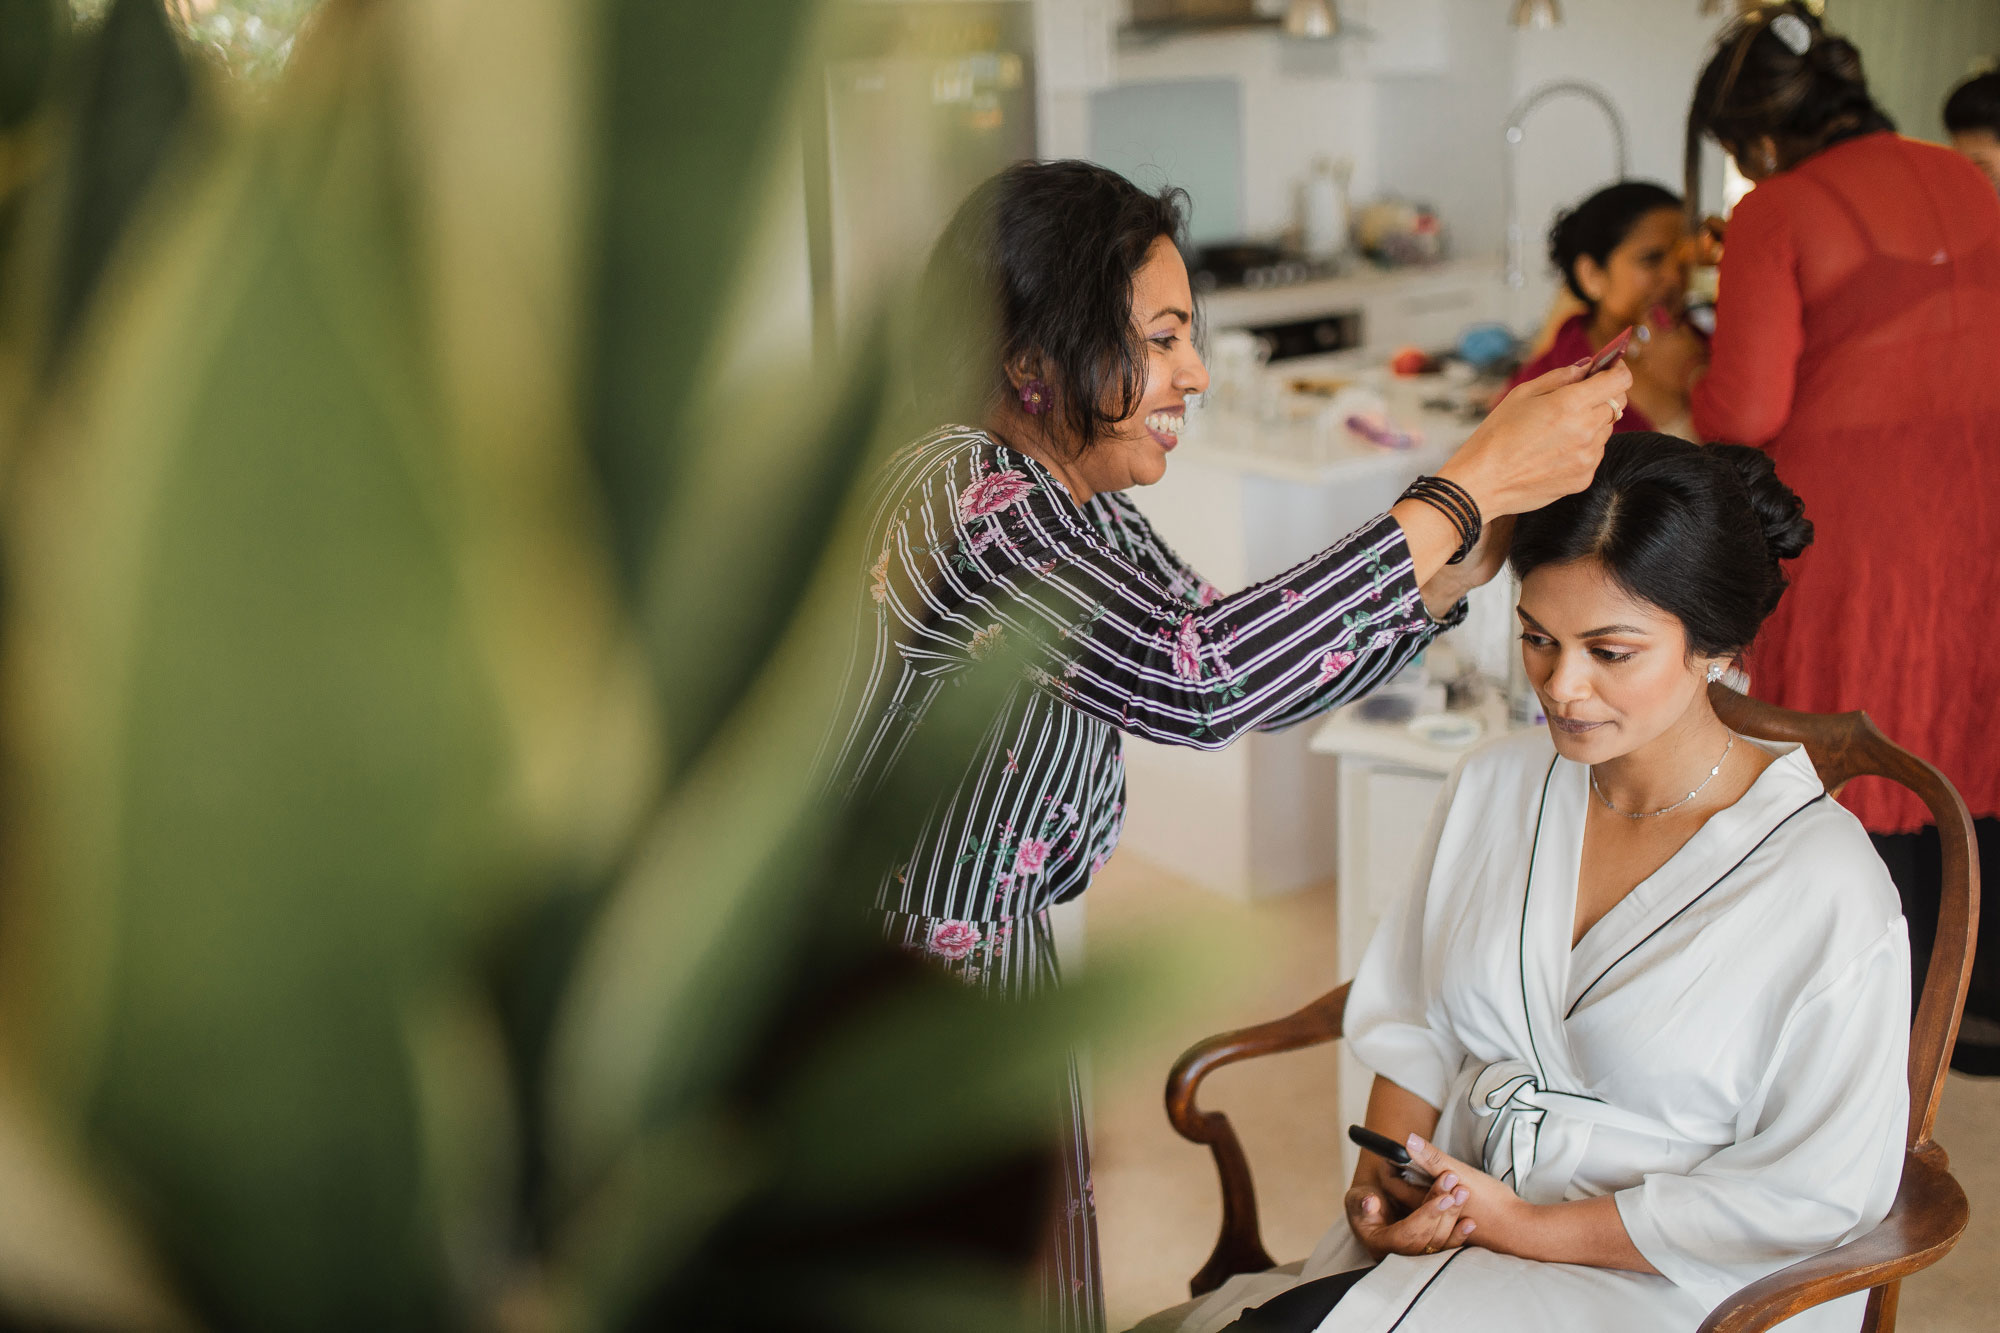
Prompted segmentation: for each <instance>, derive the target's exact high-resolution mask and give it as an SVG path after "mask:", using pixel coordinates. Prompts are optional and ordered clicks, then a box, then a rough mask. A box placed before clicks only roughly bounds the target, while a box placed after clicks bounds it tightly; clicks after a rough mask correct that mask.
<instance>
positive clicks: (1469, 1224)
mask: <svg viewBox="0 0 2000 1333" xmlns="http://www.w3.org/2000/svg"><path fill="white" fill-rule="evenodd" d="M1478 1226H1479V1223H1477V1222H1475V1221H1473V1220H1472V1219H1471V1218H1469V1217H1468V1218H1466V1219H1465V1225H1464V1226H1463V1227H1461V1228H1460V1229H1459V1234H1460V1235H1464V1236H1470V1235H1471V1234H1472V1233H1473V1232H1474V1231H1475V1230H1477V1229H1478Z"/></svg>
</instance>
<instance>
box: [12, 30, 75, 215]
mask: <svg viewBox="0 0 2000 1333" xmlns="http://www.w3.org/2000/svg"><path fill="white" fill-rule="evenodd" d="M68 31H69V9H68V6H66V5H65V4H64V3H63V0H0V131H4V130H11V129H13V128H14V127H15V126H16V125H19V124H20V123H21V122H22V121H24V120H26V119H27V118H28V117H29V116H31V115H33V114H34V113H35V110H36V108H37V107H39V106H40V105H41V102H42V99H43V97H44V96H46V95H47V93H48V90H49V84H50V83H51V81H52V80H53V79H54V78H55V71H56V55H57V52H58V51H59V50H60V49H61V46H62V39H63V36H64V35H65V34H66V33H67V32H68ZM4 193H5V191H4V190H0V194H4Z"/></svg>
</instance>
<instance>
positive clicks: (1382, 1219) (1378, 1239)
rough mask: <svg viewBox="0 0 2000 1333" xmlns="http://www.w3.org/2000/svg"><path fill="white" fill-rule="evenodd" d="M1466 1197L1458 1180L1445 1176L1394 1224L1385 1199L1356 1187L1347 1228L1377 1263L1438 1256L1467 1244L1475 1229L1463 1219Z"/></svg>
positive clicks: (1349, 1195) (1349, 1196)
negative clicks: (1390, 1258)
mask: <svg viewBox="0 0 2000 1333" xmlns="http://www.w3.org/2000/svg"><path fill="white" fill-rule="evenodd" d="M1467 1197H1468V1196H1467V1193H1466V1191H1465V1190H1463V1189H1461V1188H1459V1187H1458V1180H1457V1178H1456V1177H1455V1176H1453V1175H1451V1174H1450V1173H1446V1174H1445V1175H1442V1176H1439V1177H1438V1178H1437V1179H1435V1180H1433V1181H1432V1182H1431V1188H1430V1191H1429V1193H1427V1194H1426V1195H1425V1196H1424V1200H1423V1202H1422V1203H1421V1204H1419V1205H1418V1206H1417V1207H1416V1208H1414V1209H1412V1210H1411V1211H1410V1212H1409V1214H1408V1215H1407V1216H1404V1217H1400V1218H1395V1219H1394V1220H1391V1213H1390V1211H1389V1209H1388V1208H1387V1207H1386V1206H1385V1205H1384V1203H1383V1200H1382V1196H1381V1195H1380V1194H1379V1193H1378V1192H1377V1191H1375V1190H1373V1189H1371V1188H1369V1187H1368V1186H1366V1185H1356V1186H1355V1187H1354V1188H1352V1189H1350V1190H1348V1191H1347V1200H1346V1203H1347V1225H1348V1227H1349V1229H1350V1230H1352V1231H1353V1232H1354V1238H1355V1239H1356V1240H1358V1241H1360V1242H1361V1243H1362V1245H1364V1246H1366V1247H1367V1250H1368V1252H1369V1253H1370V1254H1372V1255H1374V1256H1375V1257H1376V1258H1377V1259H1380V1258H1381V1257H1382V1256H1383V1255H1385V1254H1436V1253H1437V1252H1438V1251H1440V1250H1450V1249H1456V1248H1457V1247H1458V1246H1460V1245H1463V1244H1465V1242H1466V1239H1467V1237H1469V1236H1471V1235H1472V1233H1473V1231H1474V1230H1475V1229H1476V1228H1475V1224H1474V1223H1473V1222H1472V1221H1471V1220H1470V1219H1469V1218H1465V1217H1462V1216H1461V1215H1460V1214H1461V1213H1462V1211H1463V1209H1464V1207H1465V1202H1466V1199H1467Z"/></svg>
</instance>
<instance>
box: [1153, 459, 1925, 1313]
mask: <svg viewBox="0 0 2000 1333" xmlns="http://www.w3.org/2000/svg"><path fill="white" fill-rule="evenodd" d="M1811 533H1812V529H1811V525H1810V524H1809V523H1807V522H1806V521H1805V518H1804V515H1803V513H1802V512H1801V506H1800V503H1799V500H1798V498H1797V496H1795V495H1794V494H1793V493H1792V492H1791V491H1790V490H1789V489H1788V488H1786V487H1785V486H1784V485H1783V484H1782V483H1781V482H1780V481H1779V480H1778V478H1777V476H1776V475H1775V474H1774V472H1773V470H1772V467H1771V463H1770V461H1769V459H1768V458H1767V457H1766V456H1765V455H1763V454H1761V453H1758V452H1756V451H1754V450H1750V449H1743V448H1738V447H1734V446H1713V447H1709V448H1706V449H1703V448H1698V447H1696V446H1694V445H1691V444H1688V443H1686V442H1684V441H1681V440H1677V439H1673V438H1671V437H1668V436H1662V435H1654V434H1650V433H1644V434H1628V435H1620V436H1614V437H1613V439H1612V442H1611V444H1610V445H1609V446H1608V447H1607V448H1606V450H1605V454H1604V461H1603V465H1602V466H1601V467H1600V468H1599V470H1598V473H1597V477H1596V480H1595V482H1594V483H1593V484H1592V486H1591V487H1590V489H1589V490H1588V491H1586V492H1584V493H1582V494H1580V495H1575V496H1571V497H1569V498H1567V499H1564V500H1561V501H1558V502H1557V503H1555V504H1553V505H1551V506H1549V507H1548V508H1546V509H1543V510H1540V511H1537V512H1535V513H1532V514H1526V515H1523V516H1522V517H1521V518H1520V520H1519V522H1518V525H1517V527H1516V530H1515V532H1514V534H1513V538H1512V547H1511V560H1512V563H1513V565H1514V568H1515V571H1516V572H1517V573H1518V574H1519V575H1520V576H1521V599H1520V606H1519V616H1520V622H1521V631H1522V632H1521V651H1522V657H1523V660H1524V662H1525V663H1526V666H1527V671H1528V675H1529V678H1530V679H1531V680H1532V681H1533V682H1534V685H1535V688H1536V690H1537V692H1538V693H1539V694H1540V695H1541V698H1542V703H1543V705H1544V707H1545V708H1546V710H1547V713H1548V717H1549V726H1548V729H1547V730H1546V731H1536V732H1533V733H1529V734H1524V735H1519V736H1514V737H1509V738H1506V739H1504V740H1501V741H1498V742H1496V743H1493V744H1490V745H1487V746H1485V747H1484V748H1482V749H1480V750H1478V751H1476V752H1474V753H1472V754H1471V755H1469V756H1467V758H1466V759H1465V760H1464V762H1463V763H1461V764H1460V765H1459V768H1458V771H1457V772H1456V773H1455V774H1454V775H1453V776H1452V778H1451V780H1450V781H1449V782H1448V783H1447V785H1446V787H1445V791H1444V794H1443V796H1442V797H1441V799H1440V801H1439V804H1438V809H1437V812H1436V814H1435V816H1434V819H1433V822H1432V826H1431V830H1430V833H1429V835H1428V841H1429V845H1428V846H1427V847H1426V848H1425V849H1424V854H1423V856H1422V858H1421V866H1420V870H1419V874H1418V876H1417V879H1416V882H1415V884H1414V885H1413V886H1412V889H1411V892H1410V893H1409V895H1408V897H1407V898H1406V899H1405V900H1404V901H1403V902H1402V903H1401V904H1400V905H1399V906H1398V907H1397V908H1396V909H1394V910H1393V911H1392V912H1391V913H1390V915H1389V916H1388V917H1387V918H1386V919H1385V921H1384V922H1383V925H1382V927H1381V929H1380V931H1379V932H1378V933H1377V935H1376V936H1375V939H1374V940H1373V942H1372V943H1371V944H1370V946H1369V949H1368V952H1367V955H1366V957H1365V959H1364V961H1363V962H1362V965H1361V969H1360V971H1359V973H1358V974H1357V975H1356V976H1355V978H1354V986H1353V990H1352V992H1351V994H1350V996H1349V999H1348V1002H1347V1016H1346V1033H1347V1040H1348V1041H1350V1042H1351V1043H1352V1044H1353V1048H1354V1051H1355V1054H1356V1055H1357V1056H1358V1057H1359V1058H1360V1060H1361V1061H1362V1063H1364V1064H1366V1065H1367V1066H1369V1067H1370V1068H1371V1069H1373V1070H1374V1071H1375V1072H1376V1075H1377V1077H1376V1079H1375V1082H1374V1086H1373V1091H1372V1094H1371V1096H1370V1099H1369V1104H1368V1125H1369V1126H1370V1127H1371V1128H1373V1129H1376V1130H1378V1131H1380V1132H1382V1133H1384V1134H1386V1135H1388V1136H1390V1137H1391V1138H1392V1139H1394V1140H1396V1141H1397V1142H1399V1143H1401V1142H1407V1143H1408V1145H1409V1150H1410V1152H1411V1154H1412V1156H1413V1165H1414V1166H1415V1167H1421V1168H1422V1170H1423V1171H1424V1172H1427V1173H1429V1174H1430V1176H1432V1177H1433V1178H1434V1179H1433V1181H1432V1183H1431V1184H1430V1186H1429V1188H1427V1189H1425V1188H1417V1187H1413V1186H1411V1185H1409V1184H1407V1183H1405V1181H1404V1179H1403V1178H1402V1176H1401V1175H1400V1174H1399V1173H1398V1172H1397V1170H1396V1169H1395V1168H1394V1167H1392V1166H1390V1165H1389V1164H1388V1163H1387V1162H1386V1161H1384V1160H1383V1159H1382V1158H1379V1157H1376V1156H1374V1155H1373V1154H1370V1153H1363V1154H1362V1164H1361V1168H1360V1170H1359V1171H1358V1173H1357V1174H1356V1176H1355V1180H1354V1185H1353V1188H1352V1189H1351V1190H1350V1191H1349V1192H1348V1195H1347V1200H1346V1218H1345V1219H1344V1220H1343V1221H1342V1222H1340V1223H1339V1224H1337V1225H1336V1226H1335V1227H1334V1228H1333V1230H1332V1231H1331V1232H1330V1233H1329V1234H1328V1236H1327V1237H1326V1239H1325V1240H1324V1241H1322V1242H1321V1244H1320V1246H1319V1248H1318V1250H1317V1251H1316V1252H1315V1253H1314V1254H1313V1256H1312V1258H1311V1259H1310V1260H1309V1261H1308V1263H1307V1265H1306V1268H1305V1271H1304V1274H1303V1276H1301V1277H1296V1278H1294V1277H1286V1276H1283V1275H1277V1274H1264V1275H1256V1276H1245V1277H1240V1278H1237V1279H1234V1280H1233V1281H1231V1282H1230V1283H1228V1284H1226V1285H1225V1286H1224V1287H1223V1288H1222V1289H1221V1290H1220V1291H1218V1292H1217V1293H1215V1295H1214V1296H1213V1297H1212V1298H1211V1299H1210V1300H1208V1301H1207V1302H1205V1303H1204V1304H1203V1305H1202V1306H1200V1307H1198V1308H1197V1310H1196V1311H1195V1313H1194V1314H1193V1315H1191V1316H1190V1317H1189V1318H1188V1320H1187V1321H1186V1322H1185V1323H1184V1324H1183V1325H1182V1327H1183V1328H1184V1329H1186V1330H1188V1333H1212V1331H1213V1330H1217V1329H1222V1328H1224V1327H1225V1326H1229V1327H1233V1328H1240V1329H1241V1330H1244V1331H1245V1333H1248V1330H1259V1331H1260V1333H1265V1331H1268V1333H1277V1331H1279V1330H1287V1331H1289V1330H1310V1329H1318V1330H1321V1331H1322V1333H1387V1331H1388V1330H1390V1329H1395V1330H1397V1331H1398V1333H1423V1331H1425V1330H1452V1331H1453V1333H1460V1331H1461V1330H1465V1329H1477V1330H1480V1333H1502V1331H1504V1330H1522V1331H1523V1333H1527V1331H1529V1330H1532V1331H1534V1333H1541V1331H1542V1330H1547V1329H1602V1328H1615V1329H1618V1330H1619V1331H1620V1333H1651V1331H1653V1330H1658V1331H1659V1333H1667V1331H1668V1330H1680V1331H1682V1333H1689V1331H1691V1330H1693V1329H1695V1328H1696V1327H1697V1325H1699V1324H1700V1322H1701V1320H1702V1319H1703V1318H1704V1316H1705V1314H1706V1313H1707V1311H1708V1310H1709V1309H1711V1308H1712V1307H1713V1306H1715V1305H1717V1304H1719V1303H1720V1302H1721V1301H1723V1300H1724V1299H1725V1298H1726V1297H1728V1296H1729V1295H1730V1294H1731V1293H1733V1292H1735V1291H1736V1290H1738V1289H1739V1288H1741V1287H1743V1286H1745V1285H1747V1284H1749V1283H1750V1282H1753V1281H1755V1280H1756V1279H1758V1278H1761V1277H1763V1276H1765V1275H1766V1274H1769V1273H1772V1272H1774V1271H1776V1270H1778V1269H1780V1268H1783V1267H1785V1266H1786V1265H1788V1264H1791V1263H1793V1262H1795V1261H1797V1260H1800V1259H1803V1258H1806V1257H1808V1256H1810V1255H1813V1254H1816V1253H1819V1252H1821V1251H1824V1250H1827V1249H1830V1248H1832V1247H1833V1246H1836V1245H1839V1244H1841V1243H1843V1242H1845V1241H1847V1240H1850V1239H1853V1238H1854V1237H1856V1236H1859V1235H1862V1234H1863V1233H1865V1232H1867V1231H1868V1230H1869V1229H1870V1228H1872V1227H1873V1226H1874V1225H1875V1224H1876V1223H1877V1222H1878V1221H1880V1220H1881V1219H1882V1217H1883V1216H1884V1215H1885V1214H1886V1213H1887V1212H1888V1210H1889V1206H1890V1204H1891V1202H1892V1201H1893V1200H1894V1198H1895V1194H1896V1188H1897V1184H1898V1182H1899V1178H1900V1173H1901V1168H1902V1153H1903V1137H1904V1127H1905V1121H1906V1117H1907V1108H1908V1092H1907V1084H1906V1082H1905V1072H1904V1062H1905V1054H1906V1050H1907V1047H1908V1041H1909V994H1910V987H1909V980H1908V975H1909V951H1908V944H1907V940H1906V937H1905V933H1904V927H1903V920H1902V917H1901V914H1900V910H1899V907H1898V903H1897V898H1896V891H1895V889H1894V887H1893V886H1892V885H1891V883H1890V880H1889V877H1888V874H1887V872H1886V871H1885V870H1884V869H1883V866H1882V864H1881V862H1880V861H1879V860H1877V859H1876V856H1875V854H1874V851H1873V850H1872V848H1871V847H1870V844H1869V841H1868V837H1867V835H1866V834H1865V833H1864V832H1863V831H1862V828H1861V825H1860V824H1859V823H1858V822H1856V820H1855V819H1854V817H1853V816H1851V815H1850V814H1848V813H1847V812H1846V811H1845V810H1843V809H1842V808H1841V807H1840V806H1839V805H1838V804H1836V803H1835V802H1834V801H1833V799H1832V798H1831V797H1829V796H1828V795H1827V794H1826V792H1825V790H1824V789H1823V788H1822V786H1821V784H1820V781H1819V778H1818V776H1817V775H1816V774H1815V772H1814V770H1813V767H1812V764H1811V762H1810V761H1809V760H1808V758H1807V757H1806V755H1805V753H1804V751H1803V750H1801V749H1799V748H1796V747H1787V746H1782V745H1767V744H1764V743H1762V742H1758V741H1752V740H1750V739H1748V738H1746V737H1743V736H1737V735H1734V734H1732V733H1731V732H1730V731H1729V730H1728V728H1726V727H1725V726H1724V725H1723V723H1722V722H1721V721H1720V719H1718V718H1717V717H1716V714H1715V712H1714V710H1713V708H1712V707H1711V706H1710V704H1709V700H1708V693H1707V685H1708V683H1709V682H1710V681H1711V680H1714V679H1716V678H1717V677H1718V676H1719V675H1720V674H1721V673H1722V672H1723V671H1724V669H1725V668H1726V667H1727V665H1728V664H1729V663H1730V662H1732V661H1734V660H1735V659H1737V658H1738V657H1739V656H1740V655H1741V654H1742V653H1743V652H1744V651H1745V650H1747V649H1748V648H1749V646H1750V644H1751V641H1752V640H1753V639H1754V638H1755V637H1756V633H1757V629H1758V627H1759V625H1760V624H1761V623H1762V622H1763V620H1764V618H1765V617H1766V616H1767V615H1769V614H1770V612H1771V610H1772V609H1773V608H1774V607H1775V606H1776V605H1777V602H1778V597H1779V594H1780V593H1781V592H1782V591H1783V589H1784V577H1783V575H1782V574H1781V573H1780V570H1779V562H1780V560H1781V559H1785V558H1790V557H1792V556H1796V555H1797V554H1798V553H1799V552H1800V551H1801V550H1803V549H1804V548H1805V546H1806V545H1807V543H1808V542H1810V540H1811ZM1864 1299H1865V1297H1864V1295H1856V1296H1852V1297H1848V1298H1846V1299H1844V1300H1842V1301H1838V1302H1835V1303H1832V1304H1829V1305H1825V1306H1821V1307H1819V1308H1817V1309H1815V1310H1812V1311H1808V1312H1807V1313H1805V1314H1802V1315H1800V1316H1798V1317H1796V1318H1795V1319H1793V1320H1792V1321H1791V1322H1789V1323H1787V1324H1786V1325H1785V1327H1786V1328H1787V1329H1798V1330H1801V1331H1802V1333H1805V1331H1808V1330H1817V1331H1831V1330H1852V1329H1854V1328H1856V1327H1857V1325H1858V1324H1859V1322H1860V1319H1861V1314H1862V1308H1863V1302H1864ZM1248 1307H1257V1308H1252V1309H1248V1313H1245V1311H1246V1308H1248ZM1239 1316H1240V1322H1238V1323H1232V1321H1238V1320H1239Z"/></svg>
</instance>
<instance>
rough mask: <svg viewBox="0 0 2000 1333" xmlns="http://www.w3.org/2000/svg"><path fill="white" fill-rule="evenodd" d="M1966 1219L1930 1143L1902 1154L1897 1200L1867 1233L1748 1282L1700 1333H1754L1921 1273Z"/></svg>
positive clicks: (1961, 1197)
mask: <svg viewBox="0 0 2000 1333" xmlns="http://www.w3.org/2000/svg"><path fill="white" fill-rule="evenodd" d="M1968 1216H1969V1208H1968V1205H1967V1204H1966V1201H1965V1191H1964V1190H1963V1189H1961V1188H1960V1187H1959V1184H1958V1182H1957V1181H1956V1180H1954V1179H1953V1178H1952V1175H1951V1172H1950V1171H1948V1170H1947V1169H1946V1162H1945V1155H1944V1150H1943V1149H1941V1148H1939V1147H1937V1146H1936V1145H1935V1144H1932V1145H1930V1146H1929V1147H1928V1148H1926V1149H1924V1150H1921V1151H1913V1152H1909V1153H1906V1154H1905V1155H1904V1158H1903V1183H1902V1185H1901V1186H1900V1187H1898V1189H1897V1190H1896V1202H1895V1204H1894V1206H1892V1207H1891V1208H1890V1209H1889V1215H1888V1216H1887V1217H1885V1218H1883V1219H1882V1221H1881V1223H1880V1224H1879V1225H1877V1226H1876V1228H1875V1229H1874V1230H1873V1231H1870V1232H1869V1233H1868V1234H1867V1235H1865V1236H1862V1237H1859V1238H1857V1239H1855V1240H1851V1241H1849V1242H1848V1243H1847V1244H1845V1245H1842V1246H1838V1247H1837V1248H1835V1249H1831V1250H1828V1251H1827V1252H1826V1253H1824V1254H1816V1255H1814V1256H1813V1257H1812V1258H1810V1259H1804V1260H1801V1261H1800V1262H1798V1263H1795V1264H1793V1265H1792V1266H1791V1267H1789V1268H1782V1269H1779V1270H1778V1271H1777V1272H1775V1273H1773V1274H1771V1275H1770V1276H1769V1277H1767V1278H1764V1279H1762V1280H1761V1281H1758V1282H1753V1283H1751V1284H1750V1285H1749V1286H1747V1287H1745V1288H1743V1290H1741V1291H1739V1292H1737V1293H1736V1294H1735V1295H1734V1296H1731V1297H1730V1298H1729V1299H1728V1300H1726V1301H1724V1302H1723V1303H1722V1304H1721V1305H1718V1306H1717V1307H1716V1308H1715V1309H1713V1310H1711V1311H1710V1312H1709V1315H1708V1318H1707V1319H1705V1320H1704V1321H1702V1325H1701V1333H1761V1331H1762V1330H1764V1329H1767V1328H1771V1327H1773V1326H1775V1325H1777V1324H1779V1323H1781V1322H1782V1321H1784V1320H1786V1319H1789V1318H1791V1317H1792V1316H1793V1315H1795V1314H1797V1313H1799V1311H1801V1310H1805V1309H1809V1308H1810V1307H1812V1306H1815V1305H1821V1304H1824V1303H1825V1302H1827V1301H1830V1300H1833V1299H1835V1298H1836V1297H1840V1296H1845V1295H1848V1294H1849V1293H1851V1292H1856V1291H1865V1290H1867V1289H1868V1288H1870V1287H1879V1286H1882V1285H1883V1284H1884V1283H1888V1282H1894V1281H1897V1280H1898V1279H1901V1278H1905V1277H1908V1276H1909V1275H1910V1274H1912V1273H1916V1272H1921V1271H1922V1270H1923V1269H1926V1268H1929V1267H1930V1266H1931V1265H1932V1264H1934V1263H1936V1262H1937V1261H1938V1260H1940V1259H1942V1258H1944V1256H1945V1255H1946V1254H1947V1253H1949V1252H1950V1250H1951V1247H1952V1246H1954V1245H1956V1244H1957V1243H1958V1238H1959V1237H1960V1236H1961V1235H1963V1234H1964V1232H1965V1224H1966V1219H1967V1217H1968ZM1870 1327H1873V1325H1870Z"/></svg>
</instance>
